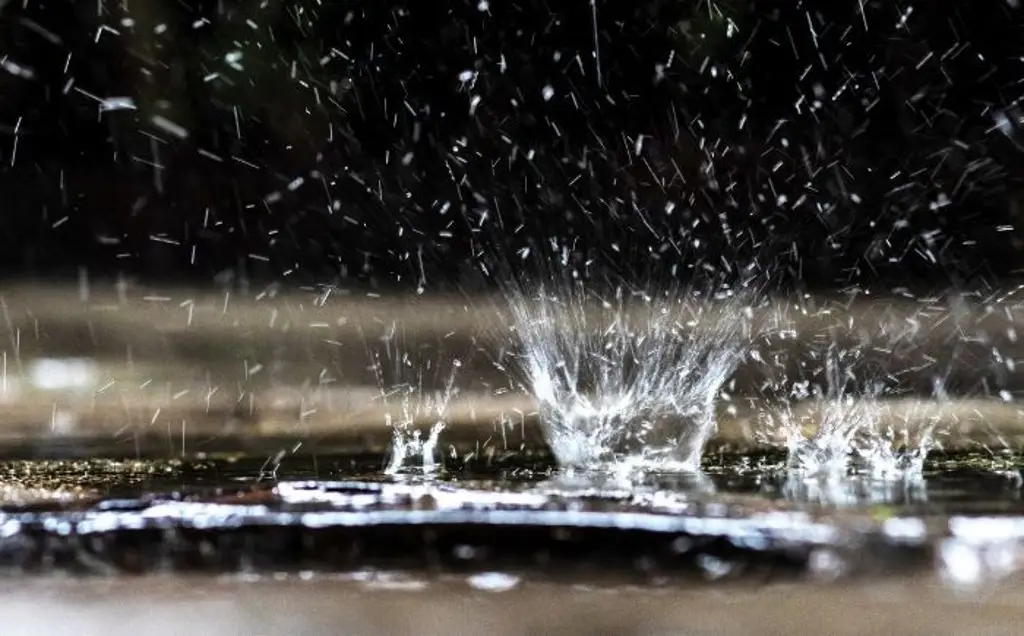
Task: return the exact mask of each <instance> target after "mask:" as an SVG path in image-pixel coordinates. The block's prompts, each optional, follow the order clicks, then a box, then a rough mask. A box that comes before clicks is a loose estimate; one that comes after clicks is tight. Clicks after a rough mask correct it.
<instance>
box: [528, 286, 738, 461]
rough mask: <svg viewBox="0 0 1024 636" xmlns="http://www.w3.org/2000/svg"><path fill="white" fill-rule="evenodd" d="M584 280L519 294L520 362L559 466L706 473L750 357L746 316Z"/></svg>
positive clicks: (724, 304)
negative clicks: (705, 455)
mask: <svg viewBox="0 0 1024 636" xmlns="http://www.w3.org/2000/svg"><path fill="white" fill-rule="evenodd" d="M719 300H720V301H721V302H719V303H715V302H710V301H707V300H704V301H701V302H687V299H684V298H683V297H682V295H679V294H665V295H663V296H659V297H651V296H648V295H645V294H642V293H636V294H627V292H625V291H624V290H623V289H622V288H618V289H617V290H616V291H615V293H614V296H613V298H612V299H611V300H608V299H602V298H599V297H596V296H595V295H591V294H590V293H588V291H587V290H586V289H585V288H584V286H583V283H581V282H579V281H574V282H572V283H569V284H565V285H562V286H560V287H559V288H557V289H556V291H555V292H554V293H551V292H549V291H548V290H547V289H545V288H543V287H541V288H540V290H539V291H538V292H537V293H536V294H533V295H530V294H526V293H523V292H521V291H517V292H516V293H513V294H512V295H511V298H510V307H511V314H512V321H513V324H514V327H515V331H516V334H517V336H518V338H519V341H520V345H521V351H520V355H519V364H520V366H521V369H522V371H523V375H524V379H525V381H526V388H527V390H528V391H529V392H530V393H531V394H532V395H533V397H534V398H535V399H536V401H537V403H538V404H539V408H540V414H541V420H542V426H543V429H544V433H545V437H546V438H547V441H548V444H549V445H550V446H551V449H552V451H553V452H554V454H555V457H556V459H557V461H558V463H559V465H560V466H562V467H565V468H572V469H594V468H600V469H605V468H613V469H614V470H616V471H621V470H622V469H623V467H626V468H632V469H639V470H649V469H653V470H663V471H696V470H698V469H699V467H700V457H701V452H702V450H703V448H704V445H705V443H706V442H707V439H708V438H709V437H710V435H711V434H712V433H713V431H714V429H715V398H716V397H717V395H718V392H719V391H720V389H721V388H722V385H723V384H724V383H725V381H726V379H727V378H728V377H729V375H730V374H731V373H732V372H733V370H734V369H735V368H736V366H737V364H738V363H739V361H740V358H741V355H742V347H741V344H740V338H739V336H740V334H741V331H742V327H743V325H744V318H743V317H744V314H743V312H739V311H736V309H738V307H737V306H736V302H735V301H731V300H729V299H727V298H720V299H719Z"/></svg>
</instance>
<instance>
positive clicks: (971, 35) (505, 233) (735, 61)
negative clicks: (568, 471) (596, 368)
mask: <svg viewBox="0 0 1024 636" xmlns="http://www.w3.org/2000/svg"><path fill="white" fill-rule="evenodd" d="M0 6H2V10H0V134H2V139H0V188H2V190H0V196H2V199H0V200H2V212H0V267H2V271H3V275H4V276H5V277H6V278H7V279H11V278H39V277H45V278H50V277H71V278H75V277H78V276H80V275H81V274H82V273H87V274H88V275H89V276H92V277H98V278H103V277H115V276H118V275H123V276H127V277H131V278H134V279H138V280H141V281H146V282H166V281H187V282H190V283H203V282H213V281H217V282H219V283H221V284H238V283H239V282H244V281H267V282H269V281H283V282H290V283H294V284H312V283H326V284H337V285H343V286H344V285H353V286H363V287H382V288H383V287H388V288H391V287H395V286H397V287H401V288H410V289H411V288H421V289H423V290H427V291H436V290H450V289H455V288H462V289H470V290H471V289H476V288H477V287H478V286H480V285H488V284H493V283H494V282H495V280H496V279H497V278H500V277H501V276H502V275H505V274H506V273H507V272H508V270H509V269H510V268H518V267H520V266H518V265H517V263H518V261H519V259H520V258H522V257H526V260H529V259H531V258H535V257H537V256H538V255H543V254H544V253H550V252H552V251H554V252H561V251H562V250H565V251H566V258H567V259H570V260H572V262H574V263H590V264H591V266H592V267H594V268H607V269H609V270H613V271H617V272H620V273H624V274H626V275H632V274H636V275H638V276H648V277H649V276H662V277H674V278H677V279H679V280H682V281H686V280H690V279H694V278H711V279H715V280H721V279H725V280H728V279H734V278H738V277H746V276H749V275H751V274H755V275H757V276H759V277H760V278H761V279H762V280H763V281H764V282H767V283H768V284H770V285H776V286H779V287H783V288H793V287H796V288H836V287H846V286H851V285H873V286H881V287H885V288H889V289H891V288H893V287H906V288H931V287H948V286H950V285H980V284H993V283H998V282H1000V281H1006V280H1008V279H1011V278H1014V277H1015V276H1016V275H1017V274H1019V273H1020V272H1022V271H1024V251H1022V249H1021V248H1022V245H1024V244H1022V234H1021V229H1022V228H1021V227H1020V226H1021V219H1020V215H1021V205H1022V203H1024V119H1022V118H1024V107H1022V105H1021V101H1020V100H1021V97H1022V94H1024V37H1022V35H1021V34H1022V33H1024V31H1022V28H1024V21H1022V16H1024V9H1021V7H1020V6H1019V2H1018V0H969V1H968V0H961V1H956V0H950V1H946V2H934V1H920V2H905V1H893V0H822V1H819V2H799V1H796V0H787V1H785V2H782V1H780V2H771V1H768V2H752V1H748V2H742V1H739V0H723V1H713V0H699V1H680V0H628V1H616V0H593V1H592V2H587V0H572V1H571V2H554V3H545V2H541V1H534V0H523V1H518V2H510V1H505V0H470V1H468V2H462V1H455V2H440V3H430V2H378V1H371V0H363V1H341V0H338V1H332V2H320V1H317V0H260V1H256V0H218V1H195V0H176V1H171V0H146V1H129V0H121V1H120V2H118V1H114V0H97V1H96V2H59V1H57V2H0ZM484 272H489V275H488V274H487V273H484Z"/></svg>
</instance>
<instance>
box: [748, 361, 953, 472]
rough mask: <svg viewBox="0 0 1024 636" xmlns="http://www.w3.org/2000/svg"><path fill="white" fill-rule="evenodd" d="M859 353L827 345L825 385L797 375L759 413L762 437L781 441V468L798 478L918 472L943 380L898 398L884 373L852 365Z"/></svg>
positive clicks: (930, 440)
mask: <svg viewBox="0 0 1024 636" xmlns="http://www.w3.org/2000/svg"><path fill="white" fill-rule="evenodd" d="M861 355H862V352H861V351H859V350H847V351H840V350H839V348H838V347H837V346H836V345H835V344H833V345H831V346H830V347H829V350H828V353H827V356H826V359H825V375H826V380H827V386H826V387H825V388H824V389H822V388H819V387H812V386H810V384H809V383H808V382H806V381H804V382H795V383H793V384H792V386H791V389H790V392H789V394H788V395H786V396H785V397H784V398H783V399H782V400H780V407H779V408H777V409H774V410H772V411H766V412H764V413H763V414H762V426H761V431H762V440H761V441H766V440H768V439H769V438H771V439H774V440H782V441H783V443H784V444H785V446H786V449H787V451H788V459H787V469H788V470H789V471H790V472H791V473H792V474H793V475H794V476H796V477H798V478H799V479H804V480H817V481H821V482H839V481H842V480H844V479H846V478H847V477H848V476H850V475H853V474H855V475H857V476H863V477H868V478H870V479H874V480H883V481H884V480H896V481H899V480H906V479H917V478H920V476H921V474H922V472H923V470H924V462H925V459H926V457H927V455H928V453H929V451H930V450H931V449H932V448H933V446H934V443H935V438H936V430H937V426H938V424H939V421H940V419H941V409H942V406H943V404H945V399H944V396H945V392H944V390H943V383H942V380H941V379H939V378H936V379H935V381H934V394H935V400H934V401H931V402H927V401H921V400H918V401H910V402H907V401H897V400H894V399H891V398H892V397H893V396H892V395H891V388H890V386H889V385H888V384H887V383H886V382H885V381H884V378H882V377H880V376H879V375H878V374H872V373H871V372H870V369H869V368H868V369H858V368H857V363H858V362H861ZM865 376H866V379H865V380H863V381H861V378H862V377H865ZM798 407H799V408H798Z"/></svg>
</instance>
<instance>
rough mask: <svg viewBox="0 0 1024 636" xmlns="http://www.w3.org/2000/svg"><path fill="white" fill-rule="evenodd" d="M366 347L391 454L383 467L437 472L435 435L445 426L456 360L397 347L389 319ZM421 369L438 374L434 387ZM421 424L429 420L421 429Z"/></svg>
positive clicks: (457, 367) (453, 393) (395, 470)
mask: <svg viewBox="0 0 1024 636" xmlns="http://www.w3.org/2000/svg"><path fill="white" fill-rule="evenodd" d="M368 348H369V350H370V356H371V358H372V360H373V366H372V368H373V371H374V374H375V375H376V377H377V384H378V386H379V387H380V396H381V402H382V404H383V405H384V420H385V423H386V424H387V426H388V427H390V428H391V429H392V441H391V456H390V458H389V460H388V464H387V467H386V468H385V471H384V472H385V473H387V474H392V475H393V474H398V473H402V472H405V471H407V470H417V469H418V470H420V471H422V473H423V474H428V475H429V474H433V473H436V472H438V470H439V469H440V465H439V455H440V451H439V443H440V436H441V432H442V431H444V429H445V426H446V417H447V411H448V406H449V404H450V403H451V401H452V399H453V398H454V397H455V396H456V395H457V394H458V389H457V387H456V386H455V379H456V376H457V375H458V373H459V370H460V369H461V368H462V361H461V360H459V359H454V360H451V361H450V366H448V365H446V364H443V363H436V362H435V361H433V360H432V359H426V360H422V359H420V358H421V356H417V355H415V354H413V353H411V352H410V351H408V350H403V349H401V348H400V347H398V346H397V345H396V343H395V326H394V325H392V326H391V327H390V328H389V330H388V331H387V332H386V333H385V334H384V335H383V336H382V337H381V338H380V340H379V344H377V345H376V346H370V347H368ZM424 373H428V374H430V373H433V374H435V375H440V380H441V386H440V388H431V387H427V386H425V377H424ZM435 384H436V383H435ZM425 426H429V429H427V431H426V434H424V431H423V428H424V427H425ZM414 462H418V463H419V465H418V466H416V465H415V464H414Z"/></svg>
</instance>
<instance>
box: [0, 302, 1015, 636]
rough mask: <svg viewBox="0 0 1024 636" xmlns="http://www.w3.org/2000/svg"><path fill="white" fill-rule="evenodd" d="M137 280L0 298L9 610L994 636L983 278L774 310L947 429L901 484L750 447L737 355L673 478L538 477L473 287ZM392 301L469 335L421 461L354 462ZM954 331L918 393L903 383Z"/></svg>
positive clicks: (994, 411)
mask: <svg viewBox="0 0 1024 636" xmlns="http://www.w3.org/2000/svg"><path fill="white" fill-rule="evenodd" d="M137 295H138V296H140V297H139V298H135V297H132V298H128V297H125V298H119V297H113V298H106V297H101V296H102V295H100V294H95V295H94V296H93V297H91V298H90V299H89V300H88V301H85V300H77V301H76V300H74V298H75V296H74V294H71V295H69V294H68V293H66V290H65V292H64V293H50V294H42V295H39V294H35V295H33V294H23V297H18V296H17V294H15V295H11V296H9V297H8V298H7V305H8V307H9V308H12V309H11V310H10V312H9V316H8V318H7V319H8V323H7V325H8V332H9V334H10V336H11V338H10V340H11V346H10V347H7V348H5V349H3V351H2V352H0V353H2V354H3V356H2V358H0V365H2V370H3V373H2V374H0V419H2V420H3V421H4V424H5V425H4V426H3V427H2V430H0V456H2V457H7V458H9V459H8V460H7V461H0V585H3V586H6V587H4V588H3V589H4V592H3V593H4V594H5V598H6V599H7V603H6V608H5V609H6V611H8V612H9V616H14V617H15V619H14V623H13V624H18V625H20V624H29V625H32V626H33V629H32V633H39V632H40V631H45V632H46V633H75V634H82V633H168V634H170V633H191V632H195V631H215V632H218V633H239V634H243V633H244V634H252V633H311V634H312V633H339V631H341V632H344V633H366V634H373V633H408V632H412V631H417V630H418V631H420V632H426V633H442V632H443V633H479V632H489V633H492V634H520V633H545V632H547V633H580V634H584V633H586V634H593V633H609V634H655V633H673V634H675V633H696V634H705V633H851V634H868V633H901V634H902V633H906V634H913V633H922V634H943V633H950V634H953V633H971V634H973V633H991V634H999V633H1018V631H1019V629H1018V628H1017V624H1016V622H1015V618H1016V617H1017V616H1019V615H1020V613H1021V612H1024V603H1022V601H1021V599H1020V595H1019V592H1017V591H1016V590H1015V589H1014V585H1015V582H1019V581H1020V579H1021V577H1020V572H1021V570H1022V569H1024V499H1022V494H1021V493H1022V488H1021V469H1022V468H1024V459H1021V457H1020V454H1019V450H1018V449H1019V448H1021V442H1022V441H1024V411H1021V410H1019V409H1018V408H1017V407H1016V404H1015V402H1014V399H1015V395H1016V393H1015V392H1016V391H1018V390H1019V387H1018V386H1017V384H1019V383H1020V377H1024V376H1019V374H1015V373H1012V372H1010V371H1012V369H1010V367H1009V366H1007V365H1006V360H1007V359H1011V360H1012V359H1019V358H1020V357H1021V356H1024V350H1022V349H1021V347H1022V346H1024V345H1022V344H1021V343H1019V342H1018V340H1017V339H1016V336H1015V334H1016V330H1015V328H1014V325H1015V324H1016V323H1017V322H1019V321H1018V320H1017V318H1018V315H1019V314H1020V311H1021V310H1020V308H1019V307H1018V304H1019V303H1017V302H1016V301H1012V299H1011V301H1012V302H1010V301H1007V303H1004V304H1006V307H1004V308H1005V309H1006V311H1005V312H1004V311H999V312H991V311H982V310H981V309H979V308H974V309H972V308H969V307H968V308H966V309H963V308H961V309H962V311H961V310H960V309H958V310H957V311H956V312H953V311H952V310H947V309H942V308H941V307H940V308H937V309H936V308H935V307H930V306H929V307H924V308H922V307H918V306H916V305H913V304H912V303H902V304H901V303H897V302H874V303H861V304H856V303H854V304H852V305H843V303H836V304H835V307H833V309H832V310H829V311H827V312H821V313H817V314H814V315H812V316H811V317H807V316H806V315H805V314H803V313H801V311H794V312H791V313H792V315H791V316H787V317H786V320H785V321H784V322H785V323H786V324H785V325H782V326H786V327H787V328H788V327H789V326H793V327H794V328H799V329H798V330H800V331H801V335H800V336H799V338H798V339H797V340H792V339H790V340H785V342H786V343H787V345H786V346H790V345H792V347H793V350H794V352H795V353H794V355H795V356H796V357H799V356H801V355H804V353H806V352H803V353H801V352H802V351H803V350H802V349H801V347H803V346H804V345H807V347H810V348H813V347H811V344H813V343H814V342H818V340H820V335H821V333H822V332H823V331H822V330H825V331H829V332H830V333H833V334H834V333H836V330H837V329H838V330H840V331H842V330H843V329H846V332H843V333H846V335H845V336H843V337H846V338H847V339H848V340H849V341H850V343H852V345H853V346H858V347H864V348H865V349H867V348H872V347H874V349H872V350H878V351H882V355H881V356H880V363H881V364H883V367H881V369H882V370H888V371H900V372H902V371H905V370H906V369H912V370H913V372H912V373H910V375H906V376H901V382H902V381H903V380H906V383H907V386H908V387H910V388H911V389H912V390H911V391H910V393H909V394H907V395H903V396H902V397H900V398H899V399H898V400H893V401H892V402H891V404H892V408H891V410H890V411H886V413H887V415H886V417H892V418H894V419H899V418H900V417H902V415H901V414H903V413H911V414H913V416H914V417H918V418H924V417H928V418H932V417H934V418H935V421H938V422H939V423H940V425H941V427H942V428H943V430H944V431H946V432H947V433H948V435H945V436H943V437H942V439H941V443H942V448H944V449H946V450H947V451H949V453H948V454H933V455H932V456H931V458H930V461H929V463H928V465H927V467H926V470H925V473H924V474H923V475H922V476H921V477H920V478H918V479H911V480H908V479H897V480H877V479H870V478H867V477H864V476H857V475H851V476H848V478H845V479H839V480H832V481H815V480H808V479H794V478H792V477H791V476H789V475H787V472H786V470H785V466H784V459H785V458H784V456H783V455H782V454H781V453H778V452H763V448H762V447H756V446H755V445H754V444H753V441H752V440H753V438H754V435H753V434H754V433H755V431H753V430H752V427H754V426H755V425H756V423H757V421H758V420H757V417H756V415H757V412H758V409H759V408H760V406H763V405H758V404H757V403H756V400H754V398H756V392H752V391H753V388H756V381H757V380H758V376H757V369H756V366H751V367H750V368H749V369H747V370H746V371H744V370H743V369H741V370H740V372H739V374H738V377H739V378H740V379H739V380H738V381H737V383H736V384H735V386H733V387H731V389H730V391H732V401H731V402H729V403H726V402H725V401H724V400H723V407H725V406H728V408H727V409H726V408H723V410H722V412H721V413H720V414H719V415H720V418H719V422H718V424H719V431H718V434H717V436H716V437H715V438H714V439H713V440H712V441H711V444H710V446H709V449H710V451H711V452H709V453H708V454H707V455H706V457H705V462H704V466H703V473H702V474H701V475H700V476H683V477H680V476H671V475H648V476H646V477H645V478H643V479H641V480H624V479H617V478H611V477H608V476H607V475H606V476H596V475H587V474H577V475H572V476H569V475H565V474H562V473H559V472H558V471H556V470H555V469H554V462H553V460H552V457H551V456H550V454H549V453H548V452H547V450H546V449H545V447H544V445H543V442H542V440H541V438H540V434H539V428H538V426H537V420H536V413H535V405H533V404H532V403H530V402H529V400H526V399H524V396H522V395H521V394H517V393H516V391H514V390H511V389H510V387H511V384H510V383H511V380H510V375H509V373H508V372H507V371H506V370H502V369H499V368H497V367H494V366H493V365H489V364H487V363H486V361H487V360H489V359H492V358H495V357H496V356H497V354H498V353H499V352H500V350H501V349H502V348H503V347H506V346H507V344H508V341H507V336H508V334H507V332H506V331H503V329H504V326H503V325H502V323H501V320H502V318H501V316H500V315H499V314H500V312H496V311H495V306H494V303H487V302H478V303H476V304H472V303H468V304H466V303H463V304H461V305H460V304H459V303H455V302H450V301H449V302H447V304H446V303H445V302H433V303H432V304H431V303H430V302H428V303H424V304H421V305H416V304H411V303H410V304H402V303H398V304H396V303H394V302H387V301H384V300H380V299H377V300H367V299H351V298H345V299H338V298H330V299H329V298H328V297H327V296H328V295H327V294H323V293H321V292H317V293H312V292H310V293H307V294H305V295H303V294H291V295H282V296H280V297H275V296H273V295H270V296H267V297H265V298H262V299H258V300H257V301H250V300H245V301H239V300H238V299H235V298H232V297H230V296H229V295H221V296H217V295H209V294H208V295H206V296H202V295H198V294H187V293H185V292H181V291H175V292H173V293H171V292H167V293H158V294H153V293H147V292H140V293H139V294H137ZM69 299H70V300H69ZM328 301H329V302H328ZM460 302H461V301H460ZM1010 305H1012V306H1010ZM777 314H778V312H776V311H775V310H771V311H767V312H766V313H765V316H766V318H765V319H766V320H768V319H769V318H770V319H771V320H776V319H777V318H778V315H777ZM801 316H803V317H801ZM396 322H397V323H401V324H404V325H405V326H406V327H407V331H406V332H405V335H404V340H402V342H401V343H400V344H401V346H402V347H404V348H406V349H407V350H412V349H416V350H417V351H427V352H428V354H427V359H428V361H430V360H433V361H437V360H449V361H450V358H451V357H452V356H453V355H456V354H457V355H462V354H463V353H465V352H466V351H469V350H472V352H473V353H474V357H473V358H472V360H470V359H468V358H467V363H466V364H465V365H464V366H463V367H462V373H463V376H461V377H462V378H464V381H465V384H464V386H462V389H463V392H462V393H460V394H459V396H458V397H457V398H456V399H455V400H454V401H453V402H452V403H451V404H450V405H449V411H448V414H447V415H448V419H449V427H448V428H447V429H446V430H445V432H444V436H443V438H442V442H443V444H442V446H443V450H444V469H443V471H442V472H441V473H440V474H439V475H436V476H431V477H429V478H427V477H424V476H422V475H417V474H408V475H403V476H398V477H394V476H390V477H389V476H384V475H383V468H384V467H385V465H386V463H387V446H388V443H389V441H390V435H391V429H389V428H387V427H386V426H384V425H383V421H384V412H383V411H382V409H381V403H380V394H381V390H382V387H381V386H378V385H377V384H375V383H374V379H373V377H372V374H370V373H369V372H368V370H367V361H368V346H369V345H368V343H372V342H374V341H375V339H376V338H378V337H379V336H380V334H381V333H382V332H387V331H388V329H389V328H391V329H393V327H389V325H393V324H394V323H396ZM805 323H806V324H805ZM850 325H852V326H850ZM865 325H870V326H871V329H870V330H867V331H869V332H870V333H867V335H865V329H862V328H861V327H862V326H865ZM907 325H910V326H909V327H908V326H907ZM847 326H849V327H848V328H847ZM780 328H781V327H780ZM907 329H911V331H912V333H910V332H907V333H905V332H906V330H907ZM847 332H848V333H847ZM893 334H895V335H893ZM954 336H955V337H956V338H960V339H961V340H962V343H961V344H959V345H958V346H957V347H951V346H950V345H949V343H950V338H953V337H954ZM893 343H896V345H898V346H896V347H895V348H894V347H893V346H892V345H893ZM882 345H885V346H886V347H888V348H884V347H883V348H879V347H882ZM972 347H973V349H972ZM965 348H966V349H968V351H967V354H969V355H966V354H963V351H964V350H965ZM953 349H956V350H957V351H958V354H957V355H961V358H957V360H956V362H957V364H958V366H955V370H956V373H955V374H951V375H949V376H948V379H949V380H950V381H949V388H950V389H951V391H950V400H949V401H946V402H942V403H941V404H940V403H939V402H936V401H934V400H932V396H931V395H930V394H929V393H926V392H924V391H923V390H920V389H921V387H925V386H927V387H930V386H931V381H932V375H931V374H932V370H933V369H935V368H939V367H943V368H946V367H945V366H944V365H946V363H947V362H951V361H952V358H951V357H950V356H953V354H952V353H951V351H952V350H953ZM975 349H976V351H975ZM995 349H998V350H999V354H1000V356H1001V357H999V356H997V357H999V360H996V361H995V362H991V361H987V362H985V363H984V364H982V363H981V362H979V361H980V360H982V354H984V355H985V356H988V355H990V353H991V351H994V350H995ZM947 354H948V355H947ZM962 355H966V358H964V357H962ZM943 356H945V357H943ZM972 356H974V357H972ZM796 357H795V358H794V360H795V359H796ZM935 360H940V362H941V363H942V364H939V363H937V362H935ZM40 365H42V367H40ZM921 365H924V366H921ZM889 367H891V369H889ZM40 368H42V371H40ZM922 369H923V370H922ZM1008 369H1009V371H1008ZM435 370H436V368H435ZM43 371H45V373H44V372H43ZM744 374H746V375H744ZM957 374H959V375H957ZM445 377H447V376H446V375H445V374H444V373H435V374H434V377H433V380H432V381H437V380H438V379H440V380H442V381H443V380H444V378H445ZM743 378H746V379H743ZM957 378H959V379H957ZM58 380H59V381H58ZM428 380H429V378H428ZM915 383H916V384H915ZM979 383H980V385H984V386H985V391H984V392H979V391H977V390H975V386H976V385H978V384H979ZM1015 383H1016V384H1015ZM918 385H920V386H918ZM1022 386H1024V385H1022ZM915 387H916V388H915ZM1000 391H1002V392H1000ZM752 400H754V401H752ZM922 405H924V407H925V408H924V409H922ZM936 409H937V410H936ZM933 410H935V413H934V414H932V411H933ZM809 417H810V419H811V420H812V421H813V420H814V417H815V416H814V414H813V413H810V414H809ZM989 449H1003V450H989ZM729 451H735V452H729ZM103 457H110V458H113V459H101V458H103ZM58 607H59V608H62V609H63V611H64V613H63V614H58V613H57V612H55V609H54V608H58ZM58 615H60V616H62V617H63V618H62V621H63V622H59V623H56V624H54V625H48V624H44V623H45V622H46V621H47V620H50V619H51V618H53V620H56V618H55V617H56V616H58ZM18 617H22V618H21V619H19V618H18ZM29 617H32V618H33V619H34V622H28V623H20V622H19V621H20V620H25V621H28V620H29ZM1011 618H1013V619H1014V620H1011ZM51 628H52V629H51ZM982 628H985V629H984V630H983V629H982ZM118 630H121V631H118ZM4 632H5V633H17V632H8V631H6V630H4ZM25 633H28V632H25Z"/></svg>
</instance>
